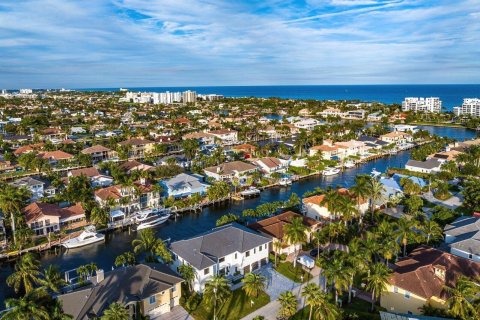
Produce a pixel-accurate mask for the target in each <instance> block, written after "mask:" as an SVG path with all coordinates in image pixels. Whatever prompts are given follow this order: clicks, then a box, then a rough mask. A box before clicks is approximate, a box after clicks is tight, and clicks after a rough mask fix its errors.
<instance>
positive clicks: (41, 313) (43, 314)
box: [2, 289, 51, 320]
mask: <svg viewBox="0 0 480 320" xmlns="http://www.w3.org/2000/svg"><path fill="white" fill-rule="evenodd" d="M44 294H46V293H45V291H44V290H43V289H34V290H31V291H29V292H27V293H26V294H25V295H24V296H23V297H21V298H19V299H7V300H6V301H5V305H6V306H7V311H6V312H5V313H4V314H3V315H2V319H4V320H20V319H38V320H50V319H51V317H50V314H49V312H48V310H47V309H46V308H45V305H43V304H41V303H39V297H41V296H42V295H44Z"/></svg>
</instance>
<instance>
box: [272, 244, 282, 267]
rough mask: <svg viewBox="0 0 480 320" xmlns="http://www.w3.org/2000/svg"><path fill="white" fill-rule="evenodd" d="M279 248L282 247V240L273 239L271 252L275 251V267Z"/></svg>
mask: <svg viewBox="0 0 480 320" xmlns="http://www.w3.org/2000/svg"><path fill="white" fill-rule="evenodd" d="M281 248H282V241H280V240H275V241H273V252H274V253H275V268H276V267H277V258H278V253H279V252H280V249H281Z"/></svg>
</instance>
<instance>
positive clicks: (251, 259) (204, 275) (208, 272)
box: [170, 223, 272, 292]
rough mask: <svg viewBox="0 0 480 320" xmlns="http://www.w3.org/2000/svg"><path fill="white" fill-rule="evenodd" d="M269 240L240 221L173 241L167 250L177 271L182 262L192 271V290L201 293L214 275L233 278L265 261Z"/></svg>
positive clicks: (255, 268) (268, 250)
mask: <svg viewBox="0 0 480 320" xmlns="http://www.w3.org/2000/svg"><path fill="white" fill-rule="evenodd" d="M271 243H272V240H271V239H270V238H269V237H266V236H264V235H261V234H259V233H257V232H255V231H253V230H251V229H248V228H246V227H244V226H242V225H240V224H237V223H232V224H229V225H225V226H222V227H218V228H215V229H212V230H211V231H208V232H206V233H204V234H201V235H199V236H196V237H193V238H190V239H186V240H180V241H175V242H173V243H172V244H171V246H170V250H171V252H172V254H173V259H174V262H173V263H172V265H171V267H172V268H173V269H174V270H178V267H180V266H181V265H183V264H188V265H191V266H192V267H193V269H194V271H195V280H194V286H193V288H194V290H195V291H198V292H202V291H203V289H204V287H205V283H206V282H207V281H208V280H209V279H210V278H211V277H212V276H214V275H224V276H226V277H227V279H230V280H233V279H235V278H239V277H242V275H245V274H247V273H249V272H251V271H254V270H257V269H259V268H260V267H261V266H264V265H266V264H267V263H268V254H269V252H270V250H271V247H270V244H271Z"/></svg>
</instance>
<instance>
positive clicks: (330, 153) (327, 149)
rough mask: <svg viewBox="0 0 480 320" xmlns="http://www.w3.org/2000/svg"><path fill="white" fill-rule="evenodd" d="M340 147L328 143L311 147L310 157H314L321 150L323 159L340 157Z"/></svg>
mask: <svg viewBox="0 0 480 320" xmlns="http://www.w3.org/2000/svg"><path fill="white" fill-rule="evenodd" d="M339 149H340V148H339V147H337V146H329V145H326V144H322V145H320V146H313V147H311V148H310V149H309V150H308V152H309V156H310V157H313V156H314V155H316V154H317V153H319V152H320V154H321V155H322V158H323V159H325V160H331V159H332V158H335V157H338V154H339Z"/></svg>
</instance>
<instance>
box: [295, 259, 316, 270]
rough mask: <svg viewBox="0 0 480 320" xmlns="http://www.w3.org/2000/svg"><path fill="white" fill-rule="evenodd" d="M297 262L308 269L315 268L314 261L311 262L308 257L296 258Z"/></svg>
mask: <svg viewBox="0 0 480 320" xmlns="http://www.w3.org/2000/svg"><path fill="white" fill-rule="evenodd" d="M297 262H298V263H300V264H301V265H303V266H305V267H307V268H308V269H312V268H313V267H315V260H313V259H312V258H310V257H309V256H300V257H298V258H297Z"/></svg>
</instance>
